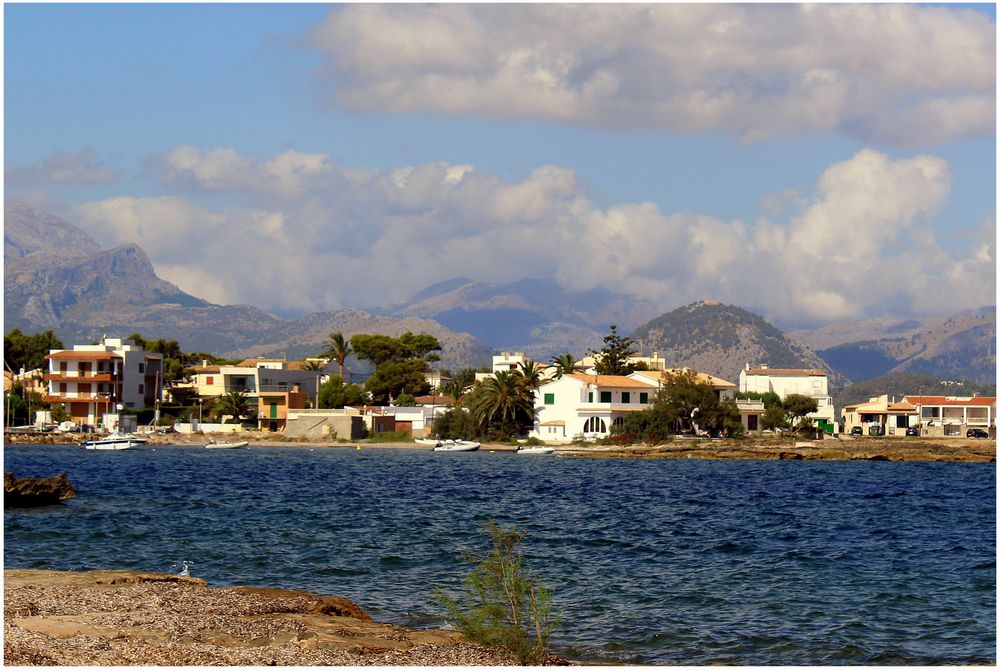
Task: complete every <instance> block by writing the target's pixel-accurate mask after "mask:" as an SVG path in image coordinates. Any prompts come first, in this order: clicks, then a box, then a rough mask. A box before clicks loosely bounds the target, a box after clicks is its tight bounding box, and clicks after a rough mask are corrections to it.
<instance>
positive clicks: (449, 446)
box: [434, 440, 479, 452]
mask: <svg viewBox="0 0 1000 671" xmlns="http://www.w3.org/2000/svg"><path fill="white" fill-rule="evenodd" d="M478 449H479V443H474V442H472V441H471V440H448V441H441V445H438V446H437V447H435V448H434V451H435V452H475V451H476V450H478Z"/></svg>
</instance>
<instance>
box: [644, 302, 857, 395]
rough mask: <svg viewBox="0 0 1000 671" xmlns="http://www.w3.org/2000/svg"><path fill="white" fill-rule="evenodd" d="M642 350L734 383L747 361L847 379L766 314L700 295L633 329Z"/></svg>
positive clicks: (837, 381) (839, 380)
mask: <svg viewBox="0 0 1000 671" xmlns="http://www.w3.org/2000/svg"><path fill="white" fill-rule="evenodd" d="M632 338H634V339H635V340H636V341H637V343H639V346H640V347H641V348H642V351H643V353H644V354H646V355H649V354H651V353H653V352H659V354H660V356H662V357H664V358H665V359H666V360H667V365H668V366H672V367H684V366H688V367H691V368H695V369H697V370H701V371H705V372H707V373H712V374H713V375H717V376H719V377H721V378H723V379H725V380H728V381H729V382H732V383H734V384H736V383H738V382H739V376H740V370H741V369H742V368H743V367H744V365H745V364H747V363H749V364H750V365H757V364H764V363H766V364H768V366H770V367H771V368H821V369H823V370H825V371H827V374H828V376H829V379H830V383H831V384H843V383H844V382H846V380H845V379H844V378H843V377H842V376H841V375H840V374H839V373H837V372H836V371H834V370H833V369H832V368H831V367H830V366H829V365H828V364H827V363H826V362H825V361H824V360H823V359H822V358H821V357H819V356H818V355H817V354H816V352H814V351H812V350H811V349H809V347H807V346H806V345H803V344H802V343H799V342H797V341H795V340H792V339H789V338H788V337H786V336H785V334H783V333H782V332H781V331H779V330H778V329H777V328H775V327H774V326H773V325H771V324H770V323H768V322H767V321H765V320H764V319H763V318H762V317H760V316H758V315H756V314H754V313H752V312H748V311H747V310H744V309H743V308H739V307H736V306H734V305H723V304H721V303H718V302H716V301H700V302H697V303H692V304H690V305H685V306H683V307H680V308H677V309H676V310H673V311H671V312H668V313H666V314H664V315H661V316H659V317H657V318H656V319H653V320H651V321H649V322H647V323H646V324H643V325H642V326H640V327H639V328H637V329H636V330H635V332H634V333H633V334H632Z"/></svg>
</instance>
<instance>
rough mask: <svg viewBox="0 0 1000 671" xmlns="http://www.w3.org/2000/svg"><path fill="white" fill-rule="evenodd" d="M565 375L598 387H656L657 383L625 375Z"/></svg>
mask: <svg viewBox="0 0 1000 671" xmlns="http://www.w3.org/2000/svg"><path fill="white" fill-rule="evenodd" d="M563 377H571V378H573V379H575V380H580V381H581V382H586V383H587V384H594V385H597V386H598V387H638V388H641V389H655V388H656V385H655V384H651V383H649V382H643V381H642V380H636V379H635V378H631V377H626V376H624V375H584V374H583V373H567V374H566V375H563Z"/></svg>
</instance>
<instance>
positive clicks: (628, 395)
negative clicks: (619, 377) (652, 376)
mask: <svg viewBox="0 0 1000 671" xmlns="http://www.w3.org/2000/svg"><path fill="white" fill-rule="evenodd" d="M631 402H632V392H630V391H623V392H622V403H631ZM618 419H621V417H619V418H618Z"/></svg>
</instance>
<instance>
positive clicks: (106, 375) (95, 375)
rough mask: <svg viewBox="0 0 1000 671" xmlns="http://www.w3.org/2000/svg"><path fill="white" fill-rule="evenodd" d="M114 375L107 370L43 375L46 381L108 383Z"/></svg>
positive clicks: (55, 372)
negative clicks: (62, 380)
mask: <svg viewBox="0 0 1000 671" xmlns="http://www.w3.org/2000/svg"><path fill="white" fill-rule="evenodd" d="M112 375H114V373H113V372H112V371H108V370H95V371H84V372H81V371H78V370H66V371H61V370H57V371H49V372H48V373H45V374H44V378H45V379H46V380H59V379H64V380H102V381H108V380H110V379H111V377H112Z"/></svg>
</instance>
